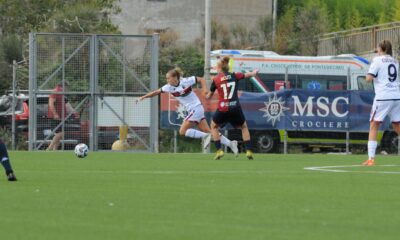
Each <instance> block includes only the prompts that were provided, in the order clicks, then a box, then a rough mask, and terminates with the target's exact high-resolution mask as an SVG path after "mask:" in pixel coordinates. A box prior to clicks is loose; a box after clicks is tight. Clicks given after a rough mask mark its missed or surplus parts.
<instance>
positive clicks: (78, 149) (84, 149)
mask: <svg viewBox="0 0 400 240" xmlns="http://www.w3.org/2000/svg"><path fill="white" fill-rule="evenodd" d="M74 152H75V155H76V156H77V157H78V158H84V157H86V156H87V155H88V153H89V148H88V146H87V145H86V144H84V143H79V144H78V145H76V146H75V151H74Z"/></svg>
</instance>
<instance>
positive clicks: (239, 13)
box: [112, 0, 272, 43]
mask: <svg viewBox="0 0 400 240" xmlns="http://www.w3.org/2000/svg"><path fill="white" fill-rule="evenodd" d="M119 5H120V7H121V8H122V12H121V13H120V14H118V15H116V16H113V17H112V21H113V22H114V23H115V24H117V25H118V26H119V27H120V30H121V31H122V33H123V34H146V33H149V31H151V30H156V29H167V28H170V29H173V30H174V31H176V32H177V33H178V35H179V39H178V41H180V42H186V43H188V42H192V41H194V40H195V39H197V38H202V37H203V23H204V8H205V1H204V0H165V1H162V0H161V1H154V0H153V1H149V0H120V3H119ZM265 15H269V16H271V15H272V0H247V1H246V0H212V16H213V19H214V20H217V21H219V22H221V23H223V24H224V25H227V26H232V25H235V24H241V25H243V26H246V27H248V28H249V29H251V28H253V27H254V26H255V25H256V23H257V20H258V18H259V17H261V16H265Z"/></svg>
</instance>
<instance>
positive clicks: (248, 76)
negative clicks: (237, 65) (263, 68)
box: [244, 69, 259, 78]
mask: <svg viewBox="0 0 400 240" xmlns="http://www.w3.org/2000/svg"><path fill="white" fill-rule="evenodd" d="M258 71H259V70H258V69H254V70H253V71H251V72H247V73H245V74H244V78H250V77H255V76H256V75H257V73H258Z"/></svg>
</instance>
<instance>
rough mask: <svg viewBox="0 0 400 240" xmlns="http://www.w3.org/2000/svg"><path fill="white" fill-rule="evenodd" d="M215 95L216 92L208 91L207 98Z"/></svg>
mask: <svg viewBox="0 0 400 240" xmlns="http://www.w3.org/2000/svg"><path fill="white" fill-rule="evenodd" d="M213 95H214V92H208V93H207V94H206V99H210V98H212V96H213Z"/></svg>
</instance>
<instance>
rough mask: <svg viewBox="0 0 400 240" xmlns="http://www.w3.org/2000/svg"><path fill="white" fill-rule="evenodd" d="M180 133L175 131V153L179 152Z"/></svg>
mask: <svg viewBox="0 0 400 240" xmlns="http://www.w3.org/2000/svg"><path fill="white" fill-rule="evenodd" d="M177 138H178V131H177V130H174V153H177V152H178V139H177Z"/></svg>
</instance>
